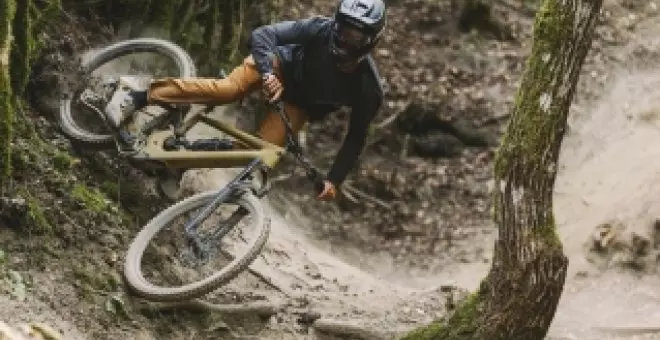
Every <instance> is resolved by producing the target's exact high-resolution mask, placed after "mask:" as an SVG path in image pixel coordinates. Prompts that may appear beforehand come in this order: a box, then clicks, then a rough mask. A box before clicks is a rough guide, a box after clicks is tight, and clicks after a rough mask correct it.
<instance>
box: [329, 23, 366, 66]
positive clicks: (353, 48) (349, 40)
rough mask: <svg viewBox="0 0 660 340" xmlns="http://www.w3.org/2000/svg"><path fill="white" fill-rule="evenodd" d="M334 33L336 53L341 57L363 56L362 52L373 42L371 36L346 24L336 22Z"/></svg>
mask: <svg viewBox="0 0 660 340" xmlns="http://www.w3.org/2000/svg"><path fill="white" fill-rule="evenodd" d="M333 31H334V32H333V33H334V38H335V39H334V40H335V41H334V43H335V44H334V45H335V46H334V48H335V51H334V52H335V53H336V54H337V55H338V56H340V57H345V58H350V57H353V58H354V57H359V56H360V54H362V53H361V51H363V50H364V49H365V47H366V46H368V45H369V44H370V43H371V41H372V37H371V36H370V35H368V34H365V33H364V32H362V31H360V30H359V29H358V28H357V27H355V26H352V25H349V24H346V23H342V22H335V24H334V26H333Z"/></svg>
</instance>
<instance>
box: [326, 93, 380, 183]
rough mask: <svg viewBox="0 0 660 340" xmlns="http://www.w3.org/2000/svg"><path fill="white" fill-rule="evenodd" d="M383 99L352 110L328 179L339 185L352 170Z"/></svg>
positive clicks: (362, 104) (374, 100)
mask: <svg viewBox="0 0 660 340" xmlns="http://www.w3.org/2000/svg"><path fill="white" fill-rule="evenodd" d="M381 101H382V99H380V98H374V99H373V100H369V101H363V102H361V104H358V105H356V106H355V107H354V108H353V109H352V111H351V118H350V120H349V126H348V132H347V133H346V137H345V138H344V142H343V143H342V146H341V147H340V149H339V151H338V152H337V156H336V157H335V161H334V163H333V164H332V167H331V168H330V172H329V173H328V177H327V179H328V180H329V181H330V182H332V184H334V185H335V186H337V187H339V186H340V185H341V184H342V183H343V182H344V180H345V179H346V176H347V175H348V173H349V172H350V171H351V169H352V168H353V166H354V165H355V162H356V161H357V159H358V157H359V156H360V154H361V153H362V150H363V149H364V146H365V143H366V141H367V134H368V133H369V125H370V123H371V121H372V120H373V119H374V117H375V116H376V114H377V113H378V110H379V109H380V106H381Z"/></svg>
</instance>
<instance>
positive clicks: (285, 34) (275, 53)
mask: <svg viewBox="0 0 660 340" xmlns="http://www.w3.org/2000/svg"><path fill="white" fill-rule="evenodd" d="M385 12H386V8H385V4H384V3H383V1H382V0H340V2H339V4H338V6H337V8H336V10H335V12H334V15H333V17H332V18H327V17H322V16H314V17H310V18H307V19H301V20H296V21H283V22H278V23H275V24H270V25H265V26H261V27H258V28H256V29H255V30H254V31H253V32H252V34H251V36H250V38H249V41H248V45H249V48H250V51H251V55H249V56H248V57H246V58H245V59H244V60H243V63H242V64H241V65H239V66H237V67H236V68H234V69H233V70H232V72H231V73H230V74H229V75H228V76H227V77H226V78H222V79H209V78H191V79H179V78H163V79H156V80H153V81H151V82H150V85H149V87H148V89H145V88H144V87H142V88H140V87H139V86H138V85H136V83H135V81H132V80H131V79H130V77H122V78H120V83H121V84H122V85H124V86H123V88H126V89H127V90H125V91H126V92H125V93H124V95H123V96H122V97H121V99H120V100H119V101H115V100H114V99H113V101H111V103H110V104H109V105H108V107H107V108H106V114H107V115H108V116H109V118H110V119H111V120H112V121H113V122H114V123H115V124H116V125H117V126H118V125H119V122H120V121H121V120H122V119H123V118H124V117H127V116H129V115H130V114H131V113H132V112H133V111H135V110H137V109H140V108H142V107H144V106H146V105H148V104H156V103H190V104H193V103H194V104H207V103H215V104H228V103H231V102H234V101H237V100H240V99H241V98H243V97H244V96H246V95H248V94H249V93H251V92H252V91H255V90H257V89H261V90H262V91H263V92H264V94H265V96H266V98H267V100H268V101H269V102H274V101H277V100H280V99H281V100H282V102H283V103H284V108H285V110H286V112H287V114H288V115H289V118H290V120H291V125H292V129H293V131H294V133H297V132H298V131H299V130H300V128H301V127H302V126H303V124H304V123H305V122H306V121H310V122H314V121H319V120H321V119H323V118H325V117H326V116H327V115H328V114H329V113H331V112H333V111H336V110H337V109H339V108H341V107H342V106H348V107H350V108H351V109H352V110H351V114H350V119H349V127H348V131H347V133H346V137H345V139H344V142H343V144H342V146H341V147H340V149H339V151H338V153H337V155H336V157H335V160H334V163H333V165H332V167H331V169H330V171H329V173H328V175H327V176H326V178H327V179H326V180H325V185H324V188H323V190H322V192H321V193H320V194H319V195H318V197H317V199H320V200H331V199H334V198H335V196H336V188H337V187H338V186H340V185H341V183H342V182H343V181H344V179H345V178H346V176H347V174H348V172H349V171H350V169H351V168H352V167H353V166H354V163H355V162H356V160H357V158H358V156H359V155H360V153H361V152H362V149H363V148H364V145H365V141H366V137H367V131H368V127H369V124H370V122H371V120H372V119H373V118H374V116H375V115H376V113H377V111H378V110H379V109H380V106H381V104H382V100H383V90H382V87H381V83H380V77H379V73H378V70H377V66H376V64H375V62H374V60H373V58H372V56H371V51H372V50H373V48H374V47H375V45H376V44H377V43H378V41H379V39H380V37H381V35H382V32H383V28H384V26H385V21H386V18H385V17H386V13H385ZM118 88H120V89H121V88H122V86H119V87H118ZM115 97H116V96H115ZM113 102H115V103H119V104H113ZM113 105H114V106H113ZM258 135H259V136H260V137H261V138H263V139H264V140H266V141H268V142H271V143H274V144H277V145H280V146H283V145H284V143H285V138H286V131H285V127H284V125H283V123H282V121H281V120H280V118H279V116H278V114H277V113H275V112H269V113H268V114H267V115H266V117H265V118H264V120H263V121H262V122H261V124H260V127H259V131H258Z"/></svg>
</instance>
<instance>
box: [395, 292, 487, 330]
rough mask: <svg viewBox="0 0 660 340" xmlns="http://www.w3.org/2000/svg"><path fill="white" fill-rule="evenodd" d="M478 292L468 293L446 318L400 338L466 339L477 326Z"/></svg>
mask: <svg viewBox="0 0 660 340" xmlns="http://www.w3.org/2000/svg"><path fill="white" fill-rule="evenodd" d="M479 297H480V295H479V293H472V294H470V295H469V296H468V297H467V298H466V299H465V300H464V301H463V303H461V304H460V305H459V306H458V308H457V309H456V311H455V312H454V313H453V314H452V315H451V317H449V319H448V320H438V321H436V322H434V323H432V324H430V325H428V326H426V327H422V328H418V329H415V330H413V331H412V332H410V333H408V334H407V335H406V336H404V337H403V338H401V340H432V339H438V340H440V339H442V340H453V339H467V338H469V337H466V335H469V334H473V333H474V331H475V330H476V328H477V323H476V317H477V307H478V305H479V301H480V298H479Z"/></svg>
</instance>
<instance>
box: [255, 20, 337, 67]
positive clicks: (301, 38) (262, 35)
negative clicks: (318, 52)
mask: <svg viewBox="0 0 660 340" xmlns="http://www.w3.org/2000/svg"><path fill="white" fill-rule="evenodd" d="M325 21H327V19H324V18H323V17H318V16H315V17H311V18H307V19H302V20H296V21H282V22H278V23H275V24H271V25H265V26H261V27H258V28H256V29H255V30H254V31H252V34H251V35H250V39H249V40H248V48H249V49H250V51H251V52H252V57H253V58H254V61H255V63H256V64H257V69H258V70H259V72H261V74H264V73H271V72H273V64H272V61H271V59H270V54H272V53H275V48H276V47H277V46H281V45H287V44H300V45H303V44H305V43H307V42H308V41H310V40H311V39H312V38H313V37H314V36H315V35H316V34H317V33H318V32H319V31H320V29H321V27H322V25H323V23H324V22H325Z"/></svg>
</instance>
